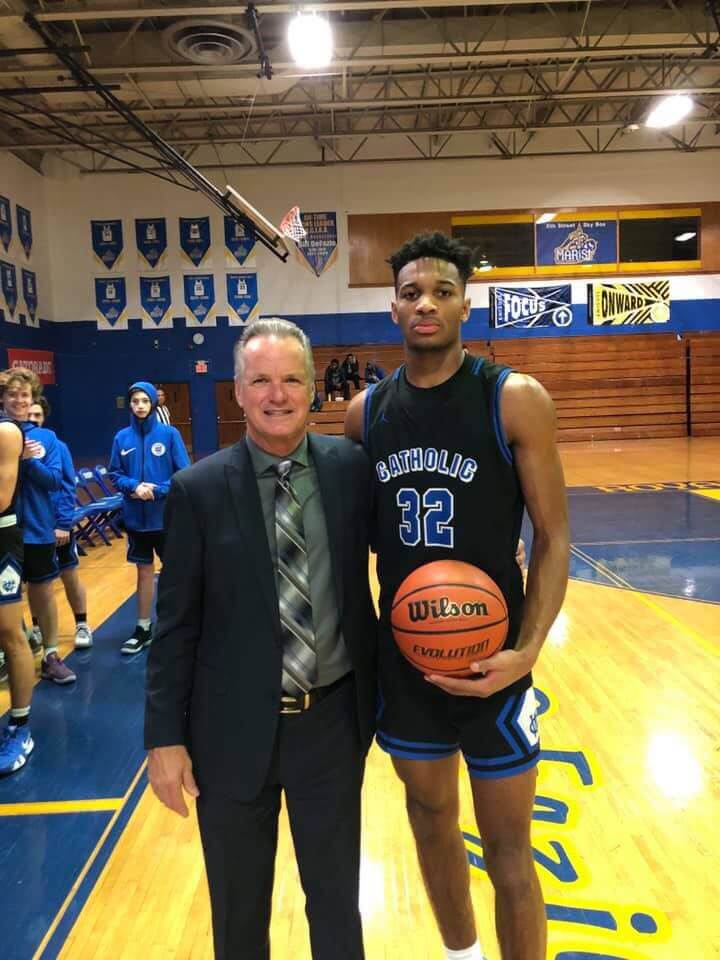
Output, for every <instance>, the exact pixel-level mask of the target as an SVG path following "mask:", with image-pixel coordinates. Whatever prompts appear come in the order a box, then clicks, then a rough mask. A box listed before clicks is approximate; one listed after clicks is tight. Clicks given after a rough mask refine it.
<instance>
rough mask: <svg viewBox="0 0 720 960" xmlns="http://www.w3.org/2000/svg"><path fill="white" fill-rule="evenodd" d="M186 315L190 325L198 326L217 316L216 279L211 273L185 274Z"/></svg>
mask: <svg viewBox="0 0 720 960" xmlns="http://www.w3.org/2000/svg"><path fill="white" fill-rule="evenodd" d="M183 290H184V292H185V315H186V317H187V320H188V325H189V326H198V325H199V324H206V323H208V321H212V320H213V319H214V317H215V279H214V277H213V275H212V274H211V273H194V274H187V273H186V274H185V275H184V277H183Z"/></svg>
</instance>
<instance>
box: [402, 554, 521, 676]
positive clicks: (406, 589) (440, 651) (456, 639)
mask: <svg viewBox="0 0 720 960" xmlns="http://www.w3.org/2000/svg"><path fill="white" fill-rule="evenodd" d="M390 624H391V626H392V631H393V636H394V637H395V642H396V643H397V645H398V647H399V648H400V651H401V652H402V654H403V656H404V657H405V658H406V659H407V660H408V661H409V662H410V663H411V664H412V665H413V666H414V667H417V669H418V670H421V671H422V672H423V673H437V674H441V675H443V676H446V677H470V676H474V674H473V673H472V671H471V670H470V664H471V663H473V662H474V661H476V660H484V659H485V658H486V657H489V656H491V655H492V654H493V653H495V652H496V651H497V650H499V649H500V647H502V645H503V643H505V637H506V636H507V630H508V610H507V604H506V603H505V598H504V597H503V595H502V592H501V590H500V588H499V587H498V585H497V584H496V583H495V581H494V580H492V579H491V578H490V577H489V576H488V575H487V574H486V573H484V572H483V571H482V570H480V569H479V568H478V567H474V566H472V564H469V563H461V562H460V561H458V560H437V561H435V562H434V563H426V564H425V566H423V567H418V569H417V570H413V572H412V573H411V574H410V575H409V576H408V577H406V578H405V579H404V580H403V582H402V583H401V584H400V586H399V587H398V590H397V593H396V594H395V599H394V600H393V605H392V612H391V615H390Z"/></svg>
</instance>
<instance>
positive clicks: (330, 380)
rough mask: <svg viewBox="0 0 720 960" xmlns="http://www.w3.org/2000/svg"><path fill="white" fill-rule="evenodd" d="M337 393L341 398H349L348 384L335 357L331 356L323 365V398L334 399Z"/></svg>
mask: <svg viewBox="0 0 720 960" xmlns="http://www.w3.org/2000/svg"><path fill="white" fill-rule="evenodd" d="M336 393H339V394H340V395H341V396H342V399H343V400H349V399H350V385H349V384H348V382H347V378H346V377H345V374H344V372H343V369H342V367H341V366H340V361H339V360H338V358H337V357H333V358H332V360H331V361H330V363H329V364H328V365H327V367H325V399H326V400H334V399H335V394H336Z"/></svg>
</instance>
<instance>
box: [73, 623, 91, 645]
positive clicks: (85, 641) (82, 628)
mask: <svg viewBox="0 0 720 960" xmlns="http://www.w3.org/2000/svg"><path fill="white" fill-rule="evenodd" d="M92 645H93V634H92V630H91V629H90V627H89V626H88V625H87V624H86V623H80V624H78V626H77V627H75V649H76V650H85V649H86V648H87V647H91V646H92Z"/></svg>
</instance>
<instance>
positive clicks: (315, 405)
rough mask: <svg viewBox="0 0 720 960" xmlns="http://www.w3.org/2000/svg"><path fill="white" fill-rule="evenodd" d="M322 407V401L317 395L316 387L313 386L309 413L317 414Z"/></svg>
mask: <svg viewBox="0 0 720 960" xmlns="http://www.w3.org/2000/svg"><path fill="white" fill-rule="evenodd" d="M322 405H323V401H322V397H321V396H320V394H319V393H318V388H317V387H316V386H313V398H312V403H311V404H310V412H311V413H319V412H320V411H321V410H322Z"/></svg>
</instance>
